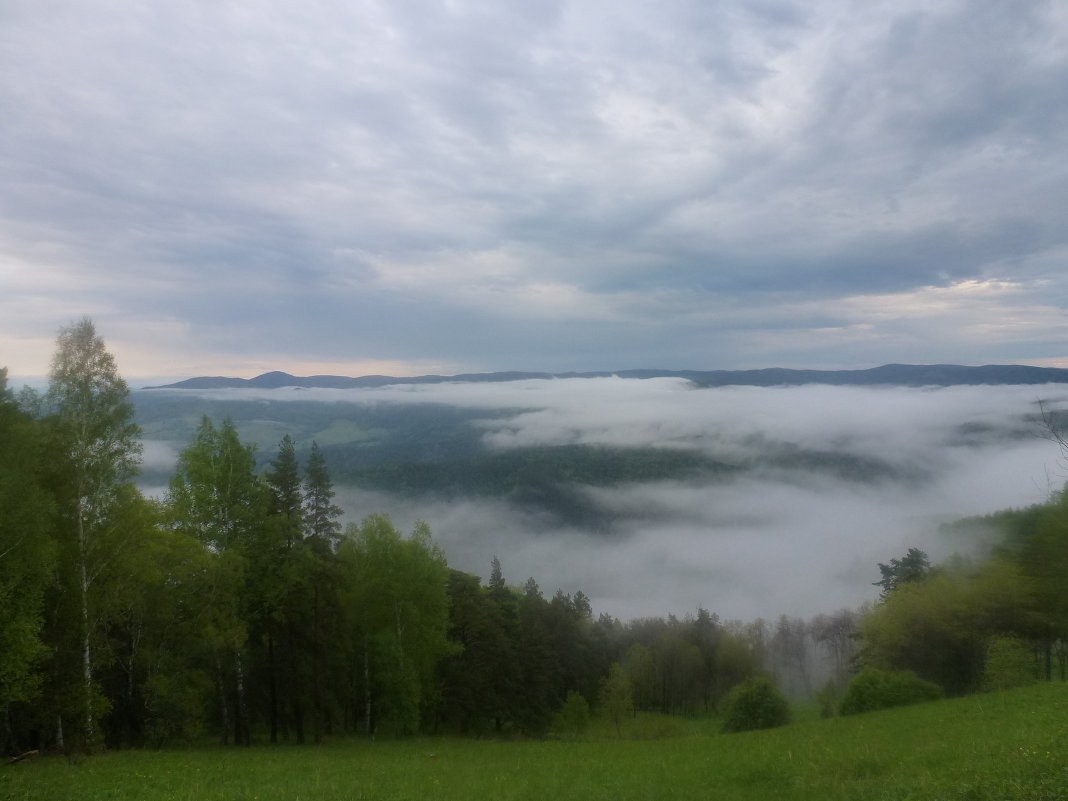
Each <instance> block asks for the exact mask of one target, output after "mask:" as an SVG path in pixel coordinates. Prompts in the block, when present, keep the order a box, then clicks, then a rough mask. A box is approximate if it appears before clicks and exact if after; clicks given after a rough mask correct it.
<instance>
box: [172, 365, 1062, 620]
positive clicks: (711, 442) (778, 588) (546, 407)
mask: <svg viewBox="0 0 1068 801" xmlns="http://www.w3.org/2000/svg"><path fill="white" fill-rule="evenodd" d="M204 394H207V395H210V396H211V397H214V398H216V399H223V398H233V399H241V400H248V399H251V398H258V397H263V398H270V399H272V400H276V401H277V400H280V399H285V398H290V399H292V400H294V401H301V402H307V401H309V400H320V401H322V402H324V403H330V402H338V401H347V402H355V403H373V404H398V405H407V404H413V403H444V404H449V405H455V406H462V407H465V408H473V409H476V410H479V409H483V410H486V412H487V415H486V417H485V419H483V420H481V421H479V422H478V423H477V425H478V426H479V429H480V430H481V432H482V433H481V436H482V438H483V442H484V443H485V445H486V446H487V447H489V448H516V447H525V446H534V445H575V444H588V445H603V446H625V447H665V448H691V449H698V450H700V451H702V452H704V453H707V454H708V455H710V456H711V457H713V458H715V459H717V460H721V461H726V462H730V463H733V464H737V465H739V466H741V467H743V468H744V470H743V471H742V472H740V473H739V474H738V475H736V476H733V477H726V478H725V477H724V476H716V477H705V478H700V477H699V478H693V479H690V480H685V481H659V482H648V483H634V484H627V485H621V486H608V487H604V486H602V487H585V488H583V489H582V492H583V493H585V495H586V497H587V498H588V499H589V500H590V501H591V502H593V503H594V504H595V505H596V507H597V508H599V509H600V510H602V512H603V515H604V517H605V520H606V521H607V527H606V528H601V529H598V530H596V531H591V530H584V529H582V528H579V527H576V526H573V525H565V524H561V523H560V522H559V521H556V520H554V519H552V518H551V517H549V516H548V515H543V514H539V513H538V512H536V511H532V510H530V509H529V508H524V509H519V508H515V507H513V506H510V505H509V504H508V503H506V502H505V501H503V500H497V499H486V498H473V497H472V498H462V499H451V500H444V499H441V498H434V497H423V498H411V497H400V496H393V495H390V494H388V493H382V492H369V491H366V490H362V489H359V488H356V487H339V501H340V502H341V503H342V505H343V506H344V507H345V508H346V509H347V510H348V512H349V515H350V517H351V518H352V519H359V518H360V517H362V516H363V515H365V514H369V513H372V512H386V513H388V514H390V515H391V516H392V517H393V518H394V519H395V521H396V522H397V523H399V524H400V525H402V526H403V527H405V528H407V527H409V526H411V525H412V524H413V523H414V522H415V521H416V520H418V519H425V520H426V521H427V522H429V523H430V525H431V527H432V529H433V531H434V535H435V537H436V538H437V539H438V540H439V542H441V544H442V545H443V546H444V548H445V551H446V554H447V556H448V558H449V561H450V564H452V565H453V566H454V567H458V568H460V569H463V570H467V571H470V572H474V573H478V574H480V575H483V576H486V575H487V574H488V571H489V563H490V560H491V558H492V557H493V556H494V555H496V556H498V557H499V558H500V559H501V561H502V563H503V566H504V572H505V576H506V578H507V579H508V580H509V581H510V582H512V583H514V584H522V583H523V582H524V581H525V580H526V578H527V577H528V576H533V577H535V578H536V579H537V580H538V581H539V582H540V584H541V586H542V588H543V590H545V591H547V592H549V593H552V592H554V591H555V590H556V589H557V588H560V589H563V590H565V591H567V592H574V591H575V590H578V589H581V590H583V591H584V592H586V593H587V594H589V595H590V596H591V597H592V598H593V601H594V608H595V610H596V611H598V612H608V613H610V614H612V615H615V616H619V617H622V618H631V617H637V616H645V615H666V614H668V613H674V614H683V613H685V612H687V611H693V610H695V609H696V607H697V605H698V604H702V605H704V606H705V607H706V608H709V609H711V610H713V611H716V612H717V613H719V614H720V615H721V616H723V617H727V618H744V619H749V618H754V617H757V616H764V617H774V616H776V615H778V614H780V613H784V612H785V613H790V614H801V615H810V614H816V613H819V612H831V611H835V610H836V609H838V608H841V607H853V606H856V605H859V604H860V603H862V602H864V601H865V600H874V598H875V597H876V596H877V592H876V589H875V588H874V587H872V582H873V581H875V580H877V579H878V577H879V575H878V569H877V567H876V565H877V563H878V562H887V561H888V560H889V559H891V558H895V557H899V556H901V555H902V554H903V553H904V552H905V551H906V550H907V549H908V548H909V547H920V548H923V549H926V550H927V551H928V552H929V553H930V555H931V557H932V558H933V559H935V560H939V559H942V558H945V557H947V556H949V555H951V554H953V553H955V552H959V553H962V554H980V553H982V552H983V550H984V548H986V547H987V546H988V544H989V541H988V539H987V537H986V535H985V534H984V533H983V532H976V533H975V534H973V535H969V536H964V537H957V538H956V539H951V538H948V537H947V535H945V534H944V533H940V531H939V526H940V524H942V523H944V522H948V521H952V520H955V519H957V518H959V517H962V516H967V515H982V514H988V513H991V512H994V511H996V510H999V509H1003V508H1008V507H1022V506H1027V505H1030V504H1033V503H1038V502H1041V501H1044V500H1045V499H1046V498H1047V497H1048V495H1049V492H1050V491H1051V490H1052V489H1057V488H1059V487H1060V486H1061V485H1062V484H1063V482H1064V480H1065V466H1064V464H1063V463H1062V462H1061V461H1060V458H1061V454H1060V453H1059V452H1058V451H1057V449H1056V447H1055V446H1054V445H1052V444H1051V443H1050V442H1049V441H1047V440H1045V439H1043V438H1042V436H1041V435H1042V433H1043V431H1042V428H1041V426H1040V423H1039V420H1038V419H1037V411H1038V409H1037V404H1038V402H1039V401H1043V402H1045V403H1046V404H1047V405H1048V407H1049V408H1054V409H1058V408H1065V407H1066V406H1068V391H1066V390H1065V389H1064V388H1063V387H1060V386H1055V385H1050V386H1026V387H1021V386H1000V387H948V388H942V389H903V388H870V387H865V388H851V387H826V386H804V387H789V388H758V387H723V388H716V389H694V388H693V387H692V385H690V384H688V383H687V382H685V381H681V380H676V379H652V380H645V381H640V380H624V379H618V378H605V379H558V380H535V381H520V382H510V383H504V384H435V385H409V386H396V387H385V388H379V389H367V390H300V391H286V390H226V391H219V392H212V393H204ZM338 410H339V411H338V414H343V411H342V410H343V406H340V405H339V406H338ZM501 410H512V411H511V412H510V413H507V414H502V413H501ZM152 453H157V454H162V453H163V450H162V449H159V448H157V449H155V450H153V451H152ZM798 453H806V454H823V455H832V456H834V457H839V458H840V461H839V462H833V463H832V462H819V461H816V462H814V461H812V460H809V461H798V460H796V459H793V458H792V457H793V456H796V455H797V454H798ZM841 459H845V461H841ZM849 459H852V460H853V461H849ZM842 464H844V465H846V468H845V469H842V468H841V465H842ZM853 464H858V465H860V466H861V468H866V467H867V466H874V467H876V468H877V469H875V470H872V471H869V470H866V469H863V470H860V471H858V472H857V473H856V474H854V473H851V471H850V467H849V466H850V465H853ZM836 465H837V466H836Z"/></svg>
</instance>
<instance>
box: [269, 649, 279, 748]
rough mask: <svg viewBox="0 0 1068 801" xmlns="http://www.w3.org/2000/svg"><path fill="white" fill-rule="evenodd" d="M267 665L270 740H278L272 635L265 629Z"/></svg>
mask: <svg viewBox="0 0 1068 801" xmlns="http://www.w3.org/2000/svg"><path fill="white" fill-rule="evenodd" d="M267 666H268V670H269V672H270V694H271V698H270V703H271V710H270V715H271V742H272V743H276V742H278V675H277V668H276V666H275V662H274V636H273V635H272V634H271V630H270V628H268V630H267Z"/></svg>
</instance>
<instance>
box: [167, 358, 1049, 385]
mask: <svg viewBox="0 0 1068 801" xmlns="http://www.w3.org/2000/svg"><path fill="white" fill-rule="evenodd" d="M608 376H619V377H620V378H665V377H670V378H685V379H687V380H689V381H692V382H693V383H694V384H696V385H697V386H700V387H726V386H754V387H774V386H800V385H802V384H830V385H833V386H899V387H930V386H939V387H946V386H956V385H962V384H968V385H980V384H1065V383H1068V369H1062V368H1057V367H1031V366H1028V365H1023V364H987V365H983V366H982V367H965V366H963V365H959V364H884V365H883V366H882V367H873V368H871V369H868V370H791V369H787V368H781V367H771V368H767V369H763V370H655V369H648V370H617V371H603V372H584V373H524V372H516V371H510V372H500V373H464V374H460V375H452V376H445V375H421V376H385V375H365V376H360V377H358V378H350V377H347V376H338V375H313V376H306V377H300V376H294V375H290V374H289V373H283V372H279V371H274V372H270V373H264V374H263V375H259V376H256V377H255V378H226V377H223V376H204V377H201V378H190V379H187V380H185V381H179V382H177V383H175V384H166V385H164V386H161V387H146V389H235V388H258V389H278V388H281V387H306V388H312V387H317V388H327V389H352V388H356V387H384V386H387V385H390V384H441V383H445V382H449V381H453V382H456V381H459V382H470V383H481V382H502V381H522V380H524V379H532V378H604V377H608Z"/></svg>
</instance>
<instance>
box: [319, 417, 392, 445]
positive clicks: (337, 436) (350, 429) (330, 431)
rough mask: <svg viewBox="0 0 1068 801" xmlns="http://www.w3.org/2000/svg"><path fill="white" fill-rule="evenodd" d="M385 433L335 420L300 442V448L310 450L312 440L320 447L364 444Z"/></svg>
mask: <svg viewBox="0 0 1068 801" xmlns="http://www.w3.org/2000/svg"><path fill="white" fill-rule="evenodd" d="M384 433H385V432H383V431H381V430H379V431H377V432H376V431H373V430H371V429H367V428H364V427H363V426H361V425H359V424H358V423H356V421H354V420H345V419H341V418H339V419H337V420H331V421H330V425H328V426H327V427H326V428H323V429H320V430H319V431H316V432H315V433H314V434H312V435H310V436H308V437H307V438H305V439H304V440H302V441H301V443H300V446H301V447H302V448H310V447H311V443H312V440H315V441H316V442H318V443H319V446H320V447H324V448H325V447H326V446H327V445H345V444H347V443H349V442H366V441H368V440H371V439H376V438H378V437H380V436H382V435H383V434H384Z"/></svg>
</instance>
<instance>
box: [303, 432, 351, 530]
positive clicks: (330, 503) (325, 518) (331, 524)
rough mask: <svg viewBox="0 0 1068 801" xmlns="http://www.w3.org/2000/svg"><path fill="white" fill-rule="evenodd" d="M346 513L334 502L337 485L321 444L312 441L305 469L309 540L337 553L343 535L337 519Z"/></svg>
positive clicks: (304, 514)
mask: <svg viewBox="0 0 1068 801" xmlns="http://www.w3.org/2000/svg"><path fill="white" fill-rule="evenodd" d="M343 512H344V510H343V509H342V508H341V507H340V506H338V505H336V504H335V503H334V485H333V481H332V480H331V478H330V471H329V469H328V468H327V466H326V457H325V456H323V452H322V451H321V450H319V445H318V443H316V442H312V447H311V453H309V454H308V463H307V464H306V465H305V467H304V507H303V517H304V526H305V529H306V533H307V536H308V538H309V539H310V540H311V541H312V542H313V543H316V544H318V545H319V547H323V548H330V549H331V550H335V549H336V548H337V545H338V542H339V540H340V536H341V523H339V522H338V518H339V517H340V516H341V514H342V513H343Z"/></svg>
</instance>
